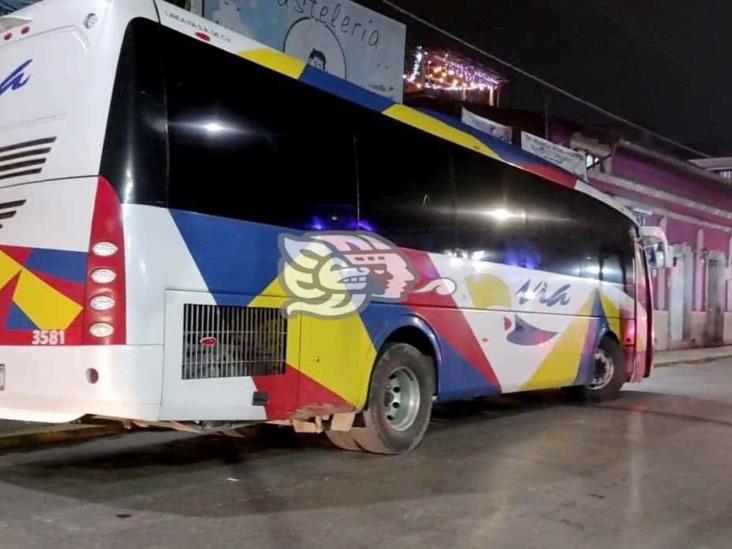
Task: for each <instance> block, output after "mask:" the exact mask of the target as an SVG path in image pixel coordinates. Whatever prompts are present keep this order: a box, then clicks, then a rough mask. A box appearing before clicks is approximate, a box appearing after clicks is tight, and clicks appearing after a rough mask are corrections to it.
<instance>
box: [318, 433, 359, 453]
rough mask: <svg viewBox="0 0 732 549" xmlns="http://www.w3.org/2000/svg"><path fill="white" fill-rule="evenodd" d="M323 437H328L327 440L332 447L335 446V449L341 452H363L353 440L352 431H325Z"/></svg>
mask: <svg viewBox="0 0 732 549" xmlns="http://www.w3.org/2000/svg"><path fill="white" fill-rule="evenodd" d="M325 436H326V437H328V440H329V441H330V442H331V444H332V445H333V446H335V447H336V448H340V449H341V450H347V451H349V452H362V451H363V450H362V449H361V447H360V446H359V445H358V444H356V441H355V440H353V432H352V431H349V432H343V431H326V432H325Z"/></svg>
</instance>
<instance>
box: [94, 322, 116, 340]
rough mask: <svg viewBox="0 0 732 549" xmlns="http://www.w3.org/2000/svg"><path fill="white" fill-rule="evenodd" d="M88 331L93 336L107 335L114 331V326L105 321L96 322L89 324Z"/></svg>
mask: <svg viewBox="0 0 732 549" xmlns="http://www.w3.org/2000/svg"><path fill="white" fill-rule="evenodd" d="M89 333H90V334H91V335H93V336H94V337H109V336H111V335H112V334H113V333H114V327H113V326H112V325H110V324H107V323H106V322H97V323H96V324H92V325H91V326H89Z"/></svg>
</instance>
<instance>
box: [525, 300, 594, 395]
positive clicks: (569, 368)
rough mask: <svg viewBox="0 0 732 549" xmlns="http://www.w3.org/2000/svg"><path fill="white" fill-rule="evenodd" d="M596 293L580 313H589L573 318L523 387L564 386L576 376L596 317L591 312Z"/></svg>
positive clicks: (547, 387)
mask: <svg viewBox="0 0 732 549" xmlns="http://www.w3.org/2000/svg"><path fill="white" fill-rule="evenodd" d="M594 297H595V296H594V293H593V294H592V295H590V297H589V298H588V300H587V301H586V302H585V304H584V305H583V306H582V309H580V311H579V313H578V314H580V315H585V316H579V317H577V318H575V319H574V320H572V322H570V324H569V326H568V327H567V328H566V329H565V330H564V332H563V333H562V334H561V336H560V338H559V341H557V342H556V343H555V344H554V347H553V348H552V350H551V351H549V354H548V355H547V357H546V358H545V359H544V360H543V362H542V363H541V365H540V366H539V368H538V369H537V370H536V372H534V375H533V376H531V379H529V381H528V382H527V383H526V384H525V385H524V386H523V387H522V390H523V391H534V390H536V389H549V388H554V387H564V386H566V385H570V384H571V383H572V382H573V381H574V380H575V378H576V377H577V370H578V369H579V365H580V361H581V359H582V351H583V349H584V346H585V338H586V337H587V329H588V328H589V326H590V323H591V322H592V320H593V319H592V318H591V317H590V316H589V315H590V314H591V312H592V303H593V301H594Z"/></svg>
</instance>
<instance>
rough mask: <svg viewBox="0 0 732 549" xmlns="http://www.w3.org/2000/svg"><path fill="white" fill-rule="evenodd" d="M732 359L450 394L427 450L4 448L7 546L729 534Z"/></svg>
mask: <svg viewBox="0 0 732 549" xmlns="http://www.w3.org/2000/svg"><path fill="white" fill-rule="evenodd" d="M730 540H732V360H726V361H718V362H713V363H709V364H705V365H696V366H674V367H668V368H663V369H659V370H657V372H656V374H655V376H654V378H652V379H651V380H648V381H647V382H645V383H643V384H641V385H636V386H632V387H630V388H629V390H627V391H626V392H625V393H624V394H623V397H622V398H621V399H620V400H618V401H615V402H613V403H610V404H608V405H603V406H593V407H583V406H578V405H573V404H571V403H569V402H568V401H567V400H565V399H564V398H563V397H562V396H561V395H559V394H557V393H542V394H534V395H528V396H523V397H519V398H506V399H502V400H499V401H494V402H488V403H472V404H469V405H460V406H452V407H450V408H447V409H444V410H441V411H440V412H439V413H438V416H437V417H436V418H435V420H434V422H433V425H432V426H431V428H430V431H429V433H428V435H427V438H426V440H425V442H424V443H423V444H422V446H420V447H419V448H418V449H417V450H416V451H415V452H413V453H411V454H409V455H406V456H398V457H377V456H370V455H361V454H353V453H345V452H341V451H337V450H332V449H330V447H329V446H328V445H327V443H326V442H325V441H324V440H322V439H320V438H317V437H316V438H314V437H310V438H308V437H304V436H303V437H295V436H289V435H288V434H287V433H283V434H281V435H278V436H275V437H269V438H257V439H251V440H237V439H229V438H224V437H213V436H208V437H201V436H199V437H196V436H190V435H186V434H180V433H168V432H144V433H132V434H127V435H124V436H120V437H115V438H108V439H103V440H95V441H89V442H85V443H80V444H76V445H66V446H61V447H59V446H57V447H53V448H45V449H37V450H33V451H25V452H14V453H5V454H2V455H0V548H1V549H8V548H14V547H51V548H53V549H63V548H66V547H69V548H72V547H73V548H74V549H79V548H85V547H146V548H147V547H175V548H176V549H182V548H187V547H287V548H288V549H294V548H297V547H335V548H338V547H370V548H371V547H399V548H400V549H403V548H407V547H421V548H424V547H432V546H445V547H480V548H485V547H511V548H516V547H521V548H524V547H579V546H582V547H588V546H589V547H621V546H623V547H638V546H642V547H644V548H645V547H680V548H681V547H683V548H687V547H729V546H730Z"/></svg>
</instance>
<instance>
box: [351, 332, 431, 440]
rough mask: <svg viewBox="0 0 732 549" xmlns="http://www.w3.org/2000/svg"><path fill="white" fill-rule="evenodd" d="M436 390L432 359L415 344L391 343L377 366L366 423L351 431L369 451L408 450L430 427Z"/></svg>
mask: <svg viewBox="0 0 732 549" xmlns="http://www.w3.org/2000/svg"><path fill="white" fill-rule="evenodd" d="M434 393H435V370H434V364H433V361H432V359H431V358H430V357H428V356H425V355H423V354H422V353H421V352H420V351H419V350H418V349H416V348H415V347H413V346H412V345H408V344H406V343H389V344H387V345H386V346H385V347H384V350H383V351H382V352H381V354H380V356H379V358H378V360H377V361H376V365H375V366H374V371H373V375H372V377H371V386H370V387H369V398H368V407H367V408H366V410H364V411H363V414H362V416H363V427H355V428H353V429H352V430H351V433H350V434H352V435H353V439H354V441H355V442H356V444H358V446H360V447H361V448H362V449H363V450H365V451H367V452H373V453H376V454H401V453H403V452H408V451H410V450H412V449H413V448H415V447H416V446H417V445H418V444H419V443H420V442H421V441H422V438H423V437H424V433H425V431H427V426H428V425H429V422H430V416H431V414H432V396H433V395H434Z"/></svg>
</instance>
